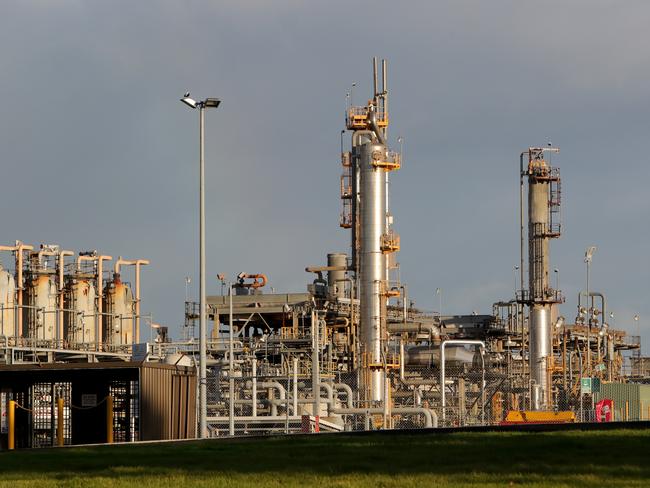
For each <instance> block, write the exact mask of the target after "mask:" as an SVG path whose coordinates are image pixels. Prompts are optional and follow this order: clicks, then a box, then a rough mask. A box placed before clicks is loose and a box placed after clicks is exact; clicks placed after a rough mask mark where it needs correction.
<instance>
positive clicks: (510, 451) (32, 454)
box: [0, 430, 650, 488]
mask: <svg viewBox="0 0 650 488" xmlns="http://www.w3.org/2000/svg"><path fill="white" fill-rule="evenodd" d="M0 473H1V475H0V486H7V487H9V486H10V487H12V488H17V487H24V486H30V487H31V486H34V487H50V486H51V487H54V486H57V487H58V486H88V487H90V486H92V487H102V486H106V487H117V486H137V487H143V488H144V487H154V486H155V487H158V488H177V487H178V488H181V487H185V486H206V487H207V486H210V487H235V486H237V487H239V486H247V487H255V488H267V487H268V488H270V487H278V488H279V487H282V488H287V487H300V486H320V487H322V488H326V487H356V486H372V487H388V486H396V487H397V486H399V487H413V486H444V487H447V486H449V487H452V486H453V487H465V486H472V487H474V486H481V487H491V486H527V487H547V486H571V487H574V486H578V487H585V488H587V487H589V488H595V487H597V488H608V487H622V486H637V487H647V486H650V430H639V431H635V430H611V431H595V432H579V431H570V432H547V433H454V434H408V433H396V434H394V435H364V436H354V435H345V434H335V435H311V436H295V437H289V438H286V437H284V438H283V437H272V438H268V439H235V440H214V441H192V442H183V443H175V444H172V443H168V444H148V445H146V444H145V445H133V444H131V445H124V444H123V445H115V446H100V447H92V448H68V449H47V450H31V451H15V452H2V453H0Z"/></svg>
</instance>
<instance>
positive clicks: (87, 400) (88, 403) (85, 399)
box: [81, 393, 97, 407]
mask: <svg viewBox="0 0 650 488" xmlns="http://www.w3.org/2000/svg"><path fill="white" fill-rule="evenodd" d="M81 406H82V407H96V406H97V395H94V394H92V393H84V394H82V395H81Z"/></svg>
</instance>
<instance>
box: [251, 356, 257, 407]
mask: <svg viewBox="0 0 650 488" xmlns="http://www.w3.org/2000/svg"><path fill="white" fill-rule="evenodd" d="M252 368H253V417H257V358H253V361H252Z"/></svg>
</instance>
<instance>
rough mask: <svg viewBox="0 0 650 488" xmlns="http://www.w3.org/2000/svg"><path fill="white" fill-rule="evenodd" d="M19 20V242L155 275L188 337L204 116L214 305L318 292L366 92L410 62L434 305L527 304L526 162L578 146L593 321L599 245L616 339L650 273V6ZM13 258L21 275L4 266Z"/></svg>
mask: <svg viewBox="0 0 650 488" xmlns="http://www.w3.org/2000/svg"><path fill="white" fill-rule="evenodd" d="M1 8H2V15H1V16H0V73H1V75H0V90H1V91H2V93H3V102H2V110H1V111H0V151H1V152H0V156H1V158H2V183H3V185H2V192H1V193H0V195H1V196H0V201H1V202H2V206H3V208H4V218H3V220H2V222H3V226H2V228H3V236H4V237H3V239H2V240H3V242H4V243H12V242H13V241H14V240H15V239H21V240H23V241H25V242H29V243H34V244H38V243H40V242H49V243H59V244H61V245H62V246H63V247H65V248H69V249H75V250H83V249H99V250H101V251H102V252H105V253H107V254H111V255H113V256H115V257H117V256H119V255H122V256H124V257H128V258H138V257H142V258H149V259H150V260H151V265H150V266H149V267H148V268H146V269H145V270H144V273H143V281H142V288H143V302H142V308H143V311H146V312H151V313H153V315H154V320H156V321H158V322H161V323H164V324H167V325H169V326H170V327H171V329H172V331H173V334H174V335H175V336H176V337H178V335H179V332H178V326H179V324H181V323H182V320H183V300H184V295H185V282H184V277H185V276H187V275H189V276H191V277H192V278H194V279H193V282H192V285H191V288H192V289H191V292H192V294H193V295H194V296H196V294H197V291H196V287H195V285H196V283H197V282H198V263H197V257H196V255H197V252H196V250H197V244H198V239H197V233H198V230H197V229H198V228H197V226H198V218H197V205H198V197H197V187H198V163H197V158H198V148H197V145H198V144H197V143H198V141H197V139H198V117H197V114H196V113H193V112H191V111H189V110H187V109H186V108H185V107H184V106H183V105H182V104H181V103H180V102H179V101H178V98H179V97H180V96H181V95H182V94H183V93H184V92H185V91H187V90H189V91H191V92H192V94H193V95H195V96H197V97H206V96H215V97H220V98H221V99H222V100H223V103H222V106H221V107H219V109H217V110H216V111H211V112H209V113H208V114H207V129H206V133H207V147H206V160H207V163H206V164H207V167H206V178H207V200H206V207H207V223H208V230H207V239H208V277H209V292H211V293H213V292H216V291H217V290H218V289H219V288H218V285H217V282H216V279H215V278H216V274H217V273H218V272H225V273H227V274H228V275H230V276H233V277H234V275H235V274H236V273H238V272H240V271H247V272H261V273H266V274H267V275H268V276H269V277H270V285H271V286H273V287H274V288H275V289H276V291H302V290H304V289H305V285H306V283H307V281H308V280H310V279H311V276H309V275H307V274H306V273H305V272H304V268H305V266H307V265H310V264H320V263H323V262H324V260H325V255H326V253H327V252H330V251H345V250H347V246H348V235H347V232H346V231H344V230H343V229H339V228H338V214H339V211H340V201H339V198H338V178H339V174H340V166H339V160H338V157H339V156H338V153H339V131H340V129H341V128H342V124H343V110H344V106H345V93H346V92H347V91H348V90H349V87H350V85H351V83H352V82H356V83H357V89H356V92H355V98H356V99H357V100H359V101H361V100H363V99H364V98H365V97H368V96H369V95H370V84H371V71H370V67H371V65H370V60H371V57H372V56H379V57H384V58H386V59H387V60H388V63H389V89H390V93H391V119H392V126H391V129H390V137H391V139H392V141H393V142H394V141H395V139H396V138H397V136H398V135H402V136H403V137H404V141H405V142H404V152H405V155H404V156H405V160H404V165H403V169H402V170H401V171H399V172H398V173H397V174H395V175H394V176H393V178H392V183H391V191H392V195H391V197H392V210H393V213H394V215H395V228H396V230H397V231H398V232H399V233H400V234H401V237H402V252H401V253H400V254H399V257H398V261H399V262H400V264H401V268H402V273H401V274H402V278H403V280H404V281H406V282H407V283H408V285H409V290H410V292H411V294H412V296H413V297H414V298H415V300H416V303H417V305H418V306H420V307H422V308H425V309H432V308H435V306H437V300H436V299H435V296H434V293H435V289H436V288H437V287H440V288H442V289H443V309H444V311H445V312H455V313H470V312H471V311H472V310H477V311H479V312H481V313H488V312H489V311H490V309H491V304H492V303H493V302H494V301H497V300H500V299H507V298H509V297H510V296H511V295H512V289H513V286H514V282H513V281H514V277H513V266H514V265H515V264H516V263H517V262H518V259H519V258H518V227H517V225H518V217H517V204H518V199H517V195H518V194H517V191H518V188H517V183H518V174H517V172H518V171H517V170H518V154H519V152H520V151H521V150H523V149H525V148H526V147H528V146H531V145H540V144H546V143H547V142H548V141H549V140H550V141H552V142H553V144H555V145H557V146H559V147H560V149H561V153H560V154H559V155H558V156H557V157H556V158H555V159H554V163H555V164H557V165H558V166H560V167H561V169H562V175H563V191H564V194H563V217H564V219H563V220H564V230H565V233H564V235H563V237H562V238H561V239H560V240H558V241H555V242H553V245H552V260H553V267H557V268H559V269H560V287H561V288H562V289H563V290H564V292H565V293H566V295H567V297H568V300H567V303H566V304H565V305H564V306H563V309H562V312H563V313H564V314H565V315H566V316H567V317H574V316H575V297H576V295H577V292H578V290H579V289H580V288H581V287H583V286H584V281H585V265H584V263H583V254H584V250H585V248H586V247H587V246H589V245H596V246H598V250H597V252H596V254H595V256H594V261H593V267H592V288H593V289H595V290H598V291H601V292H603V293H605V294H606V295H607V298H608V302H609V307H610V309H611V310H613V311H614V313H615V319H614V321H613V322H614V324H613V326H614V327H617V328H623V329H629V330H635V328H634V325H633V323H632V316H633V315H634V314H639V315H640V316H641V321H640V323H641V326H642V327H643V328H644V330H645V337H646V339H645V340H644V347H645V349H646V350H648V348H649V347H650V339H648V338H649V337H650V305H649V304H648V299H647V296H648V292H649V290H648V288H649V285H648V278H649V275H650V258H649V257H648V252H647V247H648V246H647V242H648V240H650V225H648V224H649V222H648V216H649V215H650V212H649V210H650V198H649V197H648V194H647V191H646V187H647V181H649V180H650V166H649V165H648V159H649V158H648V156H647V153H646V150H645V149H646V146H647V141H648V134H649V133H650V115H649V114H650V91H649V90H648V86H650V39H649V37H650V34H648V31H647V27H646V22H647V19H648V18H649V15H650V5H648V4H647V2H642V1H627V2H624V3H621V2H615V1H570V2H566V1H562V2H560V1H548V2H529V1H523V2H522V1H514V0H513V1H501V0H496V1H492V2H484V1H478V0H477V1H464V0H460V1H458V0H454V1H451V0H449V1H439V2H424V1H423V2H404V3H403V4H398V3H396V2H382V1H379V2H337V1H334V2H298V1H292V2H283V1H277V2H264V1H250V2H234V1H233V2H229V1H224V2H191V1H190V2H151V1H142V2H120V1H112V2H82V1H61V2H48V1H42V2H32V1H6V2H3V3H2V6H1ZM3 259H4V260H5V264H8V263H6V261H7V259H8V257H7V256H3Z"/></svg>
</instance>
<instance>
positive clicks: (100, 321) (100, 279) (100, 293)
mask: <svg viewBox="0 0 650 488" xmlns="http://www.w3.org/2000/svg"><path fill="white" fill-rule="evenodd" d="M111 259H113V257H112V256H104V255H101V256H97V335H96V337H97V350H98V351H101V349H102V332H103V331H102V329H103V325H104V316H103V314H102V313H103V310H104V303H103V301H104V288H103V287H104V261H110V260H111Z"/></svg>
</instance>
